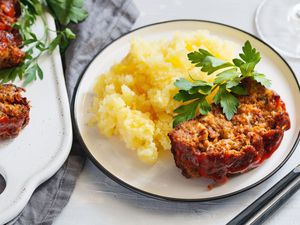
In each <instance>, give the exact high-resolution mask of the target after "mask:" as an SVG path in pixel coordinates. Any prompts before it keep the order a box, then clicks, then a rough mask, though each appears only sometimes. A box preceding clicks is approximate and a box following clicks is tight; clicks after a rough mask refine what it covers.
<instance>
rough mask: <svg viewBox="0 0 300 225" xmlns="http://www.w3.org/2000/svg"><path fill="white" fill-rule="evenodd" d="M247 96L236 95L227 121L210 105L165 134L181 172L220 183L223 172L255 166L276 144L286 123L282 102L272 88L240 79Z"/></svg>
mask: <svg viewBox="0 0 300 225" xmlns="http://www.w3.org/2000/svg"><path fill="white" fill-rule="evenodd" d="M243 85H244V86H245V88H246V89H247V90H248V93H249V95H247V96H239V97H238V99H239V101H240V105H239V107H238V112H237V113H236V114H235V115H234V116H233V118H232V119H231V120H230V121H229V120H227V119H226V118H225V116H224V114H223V113H222V109H221V108H220V107H219V106H217V105H213V106H212V111H211V112H210V113H208V114H207V115H206V116H199V117H197V118H195V119H192V120H189V121H186V122H183V123H181V124H179V125H178V126H177V127H176V128H174V129H173V130H172V131H171V132H170V133H169V138H170V140H171V144H172V149H171V150H172V153H173V155H174V159H175V163H176V165H177V167H179V168H180V169H181V170H182V174H183V175H184V176H185V177H188V178H190V177H208V178H212V179H214V180H215V181H216V182H217V183H224V182H225V181H226V180H227V177H228V175H232V174H239V173H244V172H246V171H248V170H250V169H252V168H255V167H257V166H258V165H259V164H261V163H262V162H263V161H264V160H265V159H267V158H269V157H270V156H271V155H272V153H273V152H274V151H275V150H276V149H277V148H278V147H279V145H280V143H281V140H282V138H283V133H284V131H286V130H288V129H289V128H290V119H289V115H288V113H287V112H286V107H285V104H284V102H283V101H282V100H281V98H280V96H279V95H277V94H276V93H275V92H274V91H272V90H269V89H266V88H265V87H263V86H261V85H260V84H258V83H257V82H255V81H252V80H245V81H244V82H243Z"/></svg>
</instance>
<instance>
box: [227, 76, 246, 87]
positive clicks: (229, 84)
mask: <svg viewBox="0 0 300 225" xmlns="http://www.w3.org/2000/svg"><path fill="white" fill-rule="evenodd" d="M242 79H243V78H242V77H236V78H234V79H232V80H229V81H227V83H226V88H227V89H230V88H232V87H234V86H237V85H239V84H240V83H241V80H242Z"/></svg>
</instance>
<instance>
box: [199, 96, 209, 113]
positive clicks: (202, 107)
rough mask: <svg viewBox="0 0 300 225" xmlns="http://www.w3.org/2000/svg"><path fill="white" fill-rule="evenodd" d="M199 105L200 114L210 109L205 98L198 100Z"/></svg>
mask: <svg viewBox="0 0 300 225" xmlns="http://www.w3.org/2000/svg"><path fill="white" fill-rule="evenodd" d="M199 106H200V114H201V115H206V114H207V113H209V112H210V111H211V106H210V104H209V103H208V101H207V100H206V98H203V99H202V100H201V101H200V102H199Z"/></svg>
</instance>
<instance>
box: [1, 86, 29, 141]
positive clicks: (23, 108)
mask: <svg viewBox="0 0 300 225" xmlns="http://www.w3.org/2000/svg"><path fill="white" fill-rule="evenodd" d="M23 91H24V89H22V88H19V87H16V86H15V85H12V84H4V85H0V138H1V139H3V138H10V137H15V136H17V135H18V134H19V132H20V130H21V129H22V128H23V127H25V126H26V125H27V124H28V122H29V111H30V106H29V104H28V101H27V99H26V98H25V97H22V96H21V93H22V92H23Z"/></svg>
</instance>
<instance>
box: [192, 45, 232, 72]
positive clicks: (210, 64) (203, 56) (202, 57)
mask: <svg viewBox="0 0 300 225" xmlns="http://www.w3.org/2000/svg"><path fill="white" fill-rule="evenodd" d="M188 59H189V60H190V61H191V63H193V64H196V65H195V66H196V67H202V68H201V71H203V72H207V74H208V75H210V74H212V73H213V72H215V71H217V70H219V69H223V68H226V67H230V66H233V64H231V63H229V62H224V61H222V60H220V59H218V58H216V57H214V56H213V55H212V54H211V53H209V52H208V51H206V50H204V49H199V50H198V51H195V52H191V53H189V54H188Z"/></svg>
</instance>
